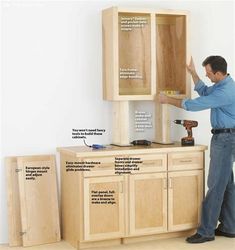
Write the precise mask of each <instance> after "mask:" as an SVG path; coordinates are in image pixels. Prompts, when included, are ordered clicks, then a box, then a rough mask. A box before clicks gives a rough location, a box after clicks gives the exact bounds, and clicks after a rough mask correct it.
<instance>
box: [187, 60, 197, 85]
mask: <svg viewBox="0 0 235 250" xmlns="http://www.w3.org/2000/svg"><path fill="white" fill-rule="evenodd" d="M186 68H187V70H188V72H189V73H190V74H191V76H192V78H193V82H194V84H196V83H197V82H198V81H199V80H200V78H199V76H198V74H197V72H196V69H195V65H194V62H193V58H192V57H191V59H190V62H189V64H188V65H186Z"/></svg>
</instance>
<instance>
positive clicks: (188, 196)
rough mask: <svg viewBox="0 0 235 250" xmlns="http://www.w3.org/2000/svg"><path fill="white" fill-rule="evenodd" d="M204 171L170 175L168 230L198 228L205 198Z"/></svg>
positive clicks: (181, 172) (172, 173) (180, 172)
mask: <svg viewBox="0 0 235 250" xmlns="http://www.w3.org/2000/svg"><path fill="white" fill-rule="evenodd" d="M202 180H203V171H202V170H193V171H179V172H171V173H169V174H168V184H169V185H168V188H169V190H168V195H169V196H168V214H169V216H168V218H169V221H168V230H169V231H178V230H186V229H191V228H196V227H197V226H198V223H199V219H200V211H201V202H202V197H203V182H202Z"/></svg>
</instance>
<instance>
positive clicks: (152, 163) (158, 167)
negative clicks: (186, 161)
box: [131, 154, 167, 173]
mask: <svg viewBox="0 0 235 250" xmlns="http://www.w3.org/2000/svg"><path fill="white" fill-rule="evenodd" d="M131 157H136V158H140V162H141V163H139V164H138V168H139V170H138V171H135V173H149V172H163V171H166V170H167V155H166V154H149V155H148V154H146V155H134V156H131Z"/></svg>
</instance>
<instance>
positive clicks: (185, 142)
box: [174, 120, 198, 146]
mask: <svg viewBox="0 0 235 250" xmlns="http://www.w3.org/2000/svg"><path fill="white" fill-rule="evenodd" d="M174 123H176V124H180V125H182V126H184V127H185V129H186V130H187V132H188V136H186V137H183V138H182V139H181V145H182V146H194V138H193V131H192V128H193V127H197V125H198V122H197V121H191V120H175V121H174Z"/></svg>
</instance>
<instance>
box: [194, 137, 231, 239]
mask: <svg viewBox="0 0 235 250" xmlns="http://www.w3.org/2000/svg"><path fill="white" fill-rule="evenodd" d="M210 158H211V160H210V168H209V175H208V180H207V185H208V192H207V194H206V197H205V199H204V201H203V203H202V214H201V224H200V226H199V228H198V230H197V232H198V233H199V234H201V235H203V236H207V237H211V236H214V230H215V228H216V227H217V222H218V220H219V221H220V225H219V229H220V230H221V231H223V232H227V233H233V234H234V233H235V183H234V176H233V162H234V159H235V133H220V134H214V135H213V136H212V139H211V151H210Z"/></svg>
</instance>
